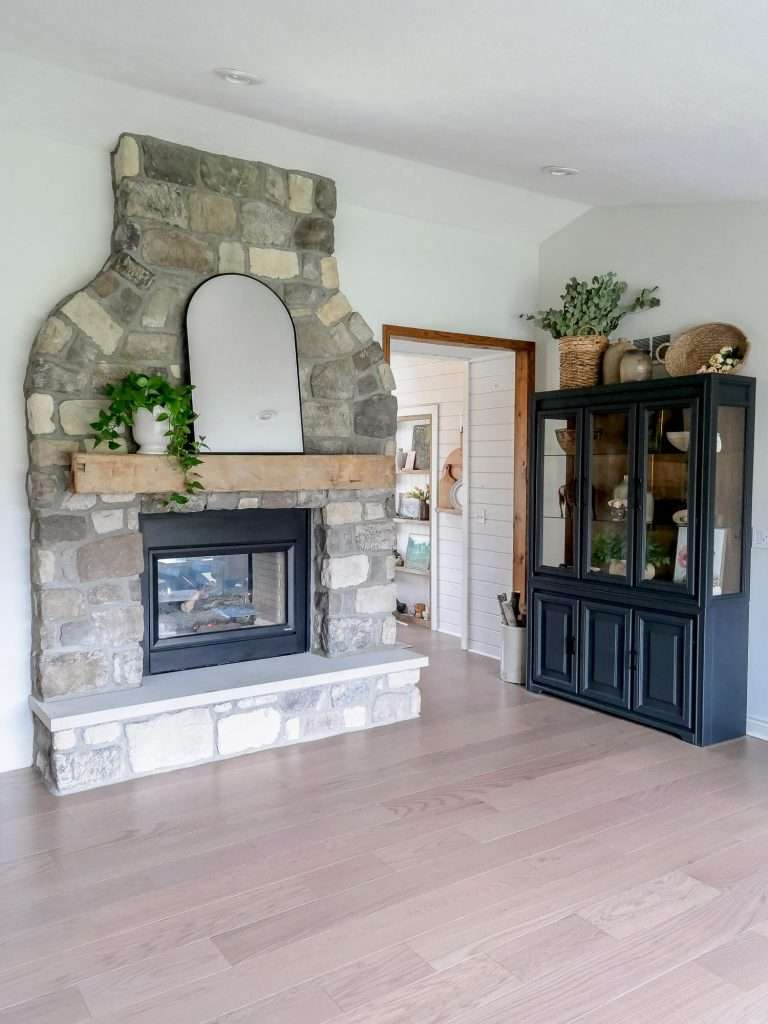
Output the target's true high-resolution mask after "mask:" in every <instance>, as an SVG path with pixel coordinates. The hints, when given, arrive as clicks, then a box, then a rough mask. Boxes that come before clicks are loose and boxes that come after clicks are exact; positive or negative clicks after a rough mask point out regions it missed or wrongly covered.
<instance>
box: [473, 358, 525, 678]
mask: <svg viewBox="0 0 768 1024" xmlns="http://www.w3.org/2000/svg"><path fill="white" fill-rule="evenodd" d="M469 391H470V401H469V404H470V409H469V431H468V432H469V451H470V459H469V502H470V519H469V648H470V650H472V651H477V653H479V654H486V655H489V656H490V657H494V658H498V657H499V656H500V653H501V647H500V645H501V625H500V620H499V606H498V602H497V600H496V595H497V594H498V593H500V592H501V591H507V593H509V592H510V591H511V589H512V508H513V505H512V500H513V483H514V455H513V440H514V411H515V357H514V356H513V355H511V354H507V355H503V356H498V357H494V358H490V359H481V360H478V361H473V362H471V363H470V364H469ZM483 513H485V517H484V519H483Z"/></svg>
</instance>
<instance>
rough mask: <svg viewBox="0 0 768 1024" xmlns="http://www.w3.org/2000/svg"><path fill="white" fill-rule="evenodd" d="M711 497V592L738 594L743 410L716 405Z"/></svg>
mask: <svg viewBox="0 0 768 1024" xmlns="http://www.w3.org/2000/svg"><path fill="white" fill-rule="evenodd" d="M716 422H717V428H716V429H717V434H716V441H715V488H714V490H715V499H714V526H713V532H712V538H711V542H710V543H711V545H712V579H711V587H712V596H713V597H719V596H721V595H722V594H738V593H740V592H741V590H742V589H743V588H742V549H743V539H744V524H743V517H744V446H745V438H746V425H747V410H746V408H745V407H744V406H741V405H720V406H718V408H717V420H716Z"/></svg>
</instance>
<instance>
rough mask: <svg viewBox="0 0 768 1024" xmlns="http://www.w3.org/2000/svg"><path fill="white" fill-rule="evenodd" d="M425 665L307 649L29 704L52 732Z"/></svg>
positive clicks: (393, 652) (400, 656)
mask: <svg viewBox="0 0 768 1024" xmlns="http://www.w3.org/2000/svg"><path fill="white" fill-rule="evenodd" d="M428 664H429V659H428V658H427V657H426V656H425V655H422V654H414V652H413V651H411V650H408V649H405V648H398V647H395V648H392V649H389V650H383V649H380V650H377V651H367V652H366V653H364V654H353V655H347V656H345V657H342V658H327V657H325V656H324V655H320V654H311V653H309V652H307V653H305V654H290V655H287V656H285V657H282V658H264V659H263V660H261V661H242V662H238V663H236V664H234V665H216V666H215V667H213V668H194V669H188V670H186V671H184V672H166V673H164V674H162V675H156V676H145V677H144V680H143V682H142V685H141V686H137V687H136V688H134V689H130V690H110V692H109V693H95V694H88V695H87V696H81V697H68V698H60V699H58V700H38V698H37V697H30V698H29V705H30V707H31V709H32V712H33V713H34V714H35V715H36V716H37V717H38V718H39V719H40V721H41V722H43V724H44V725H45V726H46V727H47V728H48V729H49V730H50V731H51V732H59V731H60V730H61V729H77V728H81V727H82V726H86V725H97V724H99V723H101V722H118V721H123V720H125V719H129V718H141V717H142V716H143V715H157V714H160V713H161V712H164V711H179V710H182V709H183V708H193V707H200V706H201V705H204V704H218V703H223V702H225V701H230V700H242V699H243V698H244V697H266V696H268V695H269V694H272V693H285V692H286V691H289V690H301V689H303V688H304V687H307V686H322V685H325V684H328V683H335V682H339V683H341V682H345V681H347V680H350V679H364V678H370V677H371V676H378V675H385V674H386V673H389V672H406V671H408V670H409V669H421V668H426V666H427V665H428Z"/></svg>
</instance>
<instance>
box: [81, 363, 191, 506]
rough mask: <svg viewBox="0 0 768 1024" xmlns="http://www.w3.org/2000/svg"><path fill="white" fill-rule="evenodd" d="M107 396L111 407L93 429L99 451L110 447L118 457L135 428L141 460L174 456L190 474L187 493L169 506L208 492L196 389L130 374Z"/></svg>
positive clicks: (175, 495)
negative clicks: (201, 469) (200, 471)
mask: <svg viewBox="0 0 768 1024" xmlns="http://www.w3.org/2000/svg"><path fill="white" fill-rule="evenodd" d="M104 393H105V395H106V396H107V398H108V399H109V405H108V406H107V407H106V409H102V411H101V412H100V413H99V417H98V419H96V420H94V422H93V423H91V424H90V426H91V427H92V429H93V430H94V431H95V432H96V445H97V446H98V445H100V444H106V446H107V447H108V448H109V449H111V450H112V451H117V450H118V449H119V448H120V447H121V444H120V439H121V437H122V435H123V434H124V432H125V428H126V427H130V428H131V430H132V432H133V438H134V441H135V442H136V444H137V445H138V446H139V454H141V455H168V456H169V457H170V458H171V459H172V460H173V461H175V462H176V464H177V465H178V466H179V468H180V469H181V471H182V472H183V474H184V493H183V494H181V493H178V492H174V493H172V494H170V495H169V497H168V501H169V503H173V504H176V505H186V503H187V501H188V500H189V495H191V494H194V493H195V492H196V491H199V490H202V486H203V485H202V484H201V483H200V481H199V480H198V479H197V478H196V473H195V468H196V467H197V466H199V465H200V463H201V459H200V452H201V451H202V449H203V448H205V438H204V437H200V438H195V435H194V431H193V429H192V425H193V423H194V421H195V419H196V415H195V412H194V410H193V408H192V385H190V384H176V385H174V384H170V383H169V382H168V381H167V380H166V379H165V378H164V377H160V376H156V375H149V374H145V373H128V374H126V375H125V377H123V378H121V379H120V380H119V381H117V382H116V383H114V384H107V386H106V387H105V388H104Z"/></svg>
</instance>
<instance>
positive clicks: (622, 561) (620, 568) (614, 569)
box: [592, 532, 672, 580]
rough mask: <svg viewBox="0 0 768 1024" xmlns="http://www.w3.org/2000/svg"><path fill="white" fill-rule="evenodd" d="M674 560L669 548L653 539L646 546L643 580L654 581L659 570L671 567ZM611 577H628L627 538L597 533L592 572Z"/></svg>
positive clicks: (593, 546)
mask: <svg viewBox="0 0 768 1024" xmlns="http://www.w3.org/2000/svg"><path fill="white" fill-rule="evenodd" d="M671 565H672V559H671V557H670V555H669V552H668V550H667V548H665V547H664V545H663V544H660V543H659V542H658V541H655V540H653V539H652V538H649V539H648V542H647V544H646V546H645V571H644V573H643V579H645V580H652V579H654V577H655V576H656V573H657V571H658V570H659V569H661V568H663V567H665V566H671ZM606 569H607V571H608V574H609V575H610V576H626V574H627V556H626V541H625V538H624V537H623V536H622V535H621V534H618V533H604V532H600V533H596V534H595V537H594V539H593V541H592V570H593V572H605V571H606Z"/></svg>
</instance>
